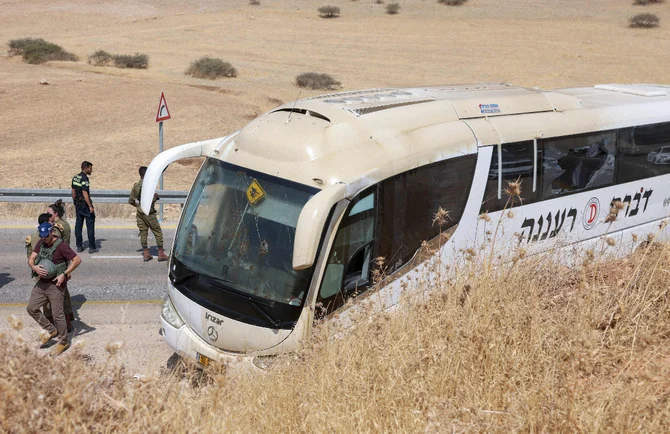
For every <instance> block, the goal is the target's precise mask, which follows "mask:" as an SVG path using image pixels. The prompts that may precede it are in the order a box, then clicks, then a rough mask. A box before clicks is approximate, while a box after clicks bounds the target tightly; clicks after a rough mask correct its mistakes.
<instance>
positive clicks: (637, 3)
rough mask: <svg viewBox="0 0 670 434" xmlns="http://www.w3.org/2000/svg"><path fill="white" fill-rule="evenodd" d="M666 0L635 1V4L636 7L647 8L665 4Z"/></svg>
mask: <svg viewBox="0 0 670 434" xmlns="http://www.w3.org/2000/svg"><path fill="white" fill-rule="evenodd" d="M664 1H665V0H635V1H633V4H634V5H635V6H647V5H658V4H661V3H663V2H664Z"/></svg>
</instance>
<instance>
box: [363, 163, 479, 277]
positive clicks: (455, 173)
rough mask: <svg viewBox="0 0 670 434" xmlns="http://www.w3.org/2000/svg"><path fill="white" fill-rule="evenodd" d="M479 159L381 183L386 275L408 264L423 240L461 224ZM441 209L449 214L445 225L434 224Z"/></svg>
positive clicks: (439, 165)
mask: <svg viewBox="0 0 670 434" xmlns="http://www.w3.org/2000/svg"><path fill="white" fill-rule="evenodd" d="M476 158H477V157H476V155H468V156H464V157H459V158H452V159H449V160H445V161H442V162H439V163H436V164H433V165H430V166H424V167H420V168H418V169H415V170H411V171H409V172H405V173H403V174H401V175H397V176H395V177H393V178H390V179H387V180H386V181H383V182H382V184H381V189H380V195H379V205H378V206H379V235H378V237H377V240H378V246H379V248H378V252H377V253H376V255H377V256H382V257H384V260H385V264H386V265H387V267H388V268H387V272H389V273H392V272H393V271H395V270H396V269H398V268H399V267H400V266H402V265H403V264H405V263H407V261H409V260H410V259H411V258H412V256H414V254H415V252H416V251H417V250H418V249H419V247H421V243H422V242H423V241H428V240H430V239H432V238H434V237H436V236H437V235H439V233H440V230H442V231H444V230H446V229H448V228H449V227H451V226H453V225H455V224H457V223H458V222H459V220H460V219H461V215H462V214H463V210H464V209H465V204H466V202H467V200H468V195H469V193H470V187H471V185H472V178H473V175H474V169H475V162H476ZM440 207H441V208H442V209H444V210H446V211H448V212H449V217H448V218H447V222H446V223H445V224H443V225H442V226H440V225H439V224H437V223H435V224H434V223H433V220H434V219H435V214H436V213H437V211H438V209H439V208H440Z"/></svg>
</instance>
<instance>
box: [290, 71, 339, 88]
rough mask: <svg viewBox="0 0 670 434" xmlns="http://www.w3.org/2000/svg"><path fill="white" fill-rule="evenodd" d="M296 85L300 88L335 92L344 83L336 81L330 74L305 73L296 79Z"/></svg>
mask: <svg viewBox="0 0 670 434" xmlns="http://www.w3.org/2000/svg"><path fill="white" fill-rule="evenodd" d="M295 84H296V85H298V86H299V87H308V88H310V89H327V90H335V89H339V88H340V87H341V86H342V83H340V82H339V81H336V80H335V79H334V78H333V77H331V76H330V75H328V74H319V73H316V72H305V73H304V74H300V75H298V76H297V77H296V78H295Z"/></svg>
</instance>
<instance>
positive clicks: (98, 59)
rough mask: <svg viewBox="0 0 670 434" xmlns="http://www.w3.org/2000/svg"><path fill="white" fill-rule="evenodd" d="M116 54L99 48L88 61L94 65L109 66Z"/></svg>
mask: <svg viewBox="0 0 670 434" xmlns="http://www.w3.org/2000/svg"><path fill="white" fill-rule="evenodd" d="M113 60H114V56H113V55H112V54H109V53H108V52H106V51H104V50H98V51H96V52H95V53H93V54H91V55H90V56H88V63H90V64H91V65H93V66H107V65H109V64H111V63H112V61H113Z"/></svg>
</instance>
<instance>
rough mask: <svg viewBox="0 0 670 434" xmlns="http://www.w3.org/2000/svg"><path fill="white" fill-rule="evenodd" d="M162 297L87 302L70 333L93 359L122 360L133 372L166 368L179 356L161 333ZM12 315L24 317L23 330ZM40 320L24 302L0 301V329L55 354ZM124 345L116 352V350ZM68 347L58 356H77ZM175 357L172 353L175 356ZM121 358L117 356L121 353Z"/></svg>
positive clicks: (44, 354)
mask: <svg viewBox="0 0 670 434" xmlns="http://www.w3.org/2000/svg"><path fill="white" fill-rule="evenodd" d="M161 305H162V304H161V303H155V302H152V303H143V302H87V303H84V304H83V305H82V306H80V307H78V308H77V309H76V319H75V322H74V323H73V324H74V331H73V332H72V333H71V334H70V338H71V342H72V345H73V348H74V347H75V346H77V347H79V348H80V350H81V354H82V355H83V357H85V358H86V359H87V360H88V361H90V362H91V363H94V364H105V363H109V362H111V361H120V362H122V363H123V364H124V365H125V367H126V373H127V374H128V377H132V376H134V375H143V376H151V375H157V374H161V373H165V372H167V370H168V367H169V366H172V363H173V361H174V360H175V359H174V357H172V355H173V352H172V350H171V349H170V348H169V347H168V346H167V345H166V344H165V341H164V340H163V337H162V336H160V335H159V333H158V329H159V327H160V324H159V323H158V321H157V318H158V317H159V315H160V310H161ZM10 316H13V317H15V318H17V319H18V320H19V321H21V323H22V328H21V330H18V331H16V330H13V329H12V326H11V324H12V320H11V319H10ZM40 331H41V329H40V327H39V325H38V324H37V323H36V322H35V321H33V319H32V318H30V317H29V316H28V315H27V314H26V311H25V304H21V305H19V304H17V305H3V306H0V332H2V333H5V334H6V335H8V336H16V338H17V339H22V340H23V341H24V342H25V343H26V345H28V346H29V347H32V348H35V349H36V351H37V355H38V356H39V357H50V356H51V355H52V351H53V344H55V343H56V341H55V340H51V341H50V343H49V345H48V346H46V348H40V345H39V342H38V338H39V336H40ZM108 347H110V348H109V349H111V350H112V351H113V350H114V349H115V348H120V349H119V350H118V352H117V353H115V355H114V357H111V353H110V351H109V349H108ZM75 356H76V352H75V351H71V350H67V351H66V352H65V353H63V354H62V355H61V356H59V357H64V358H66V359H67V358H68V357H75ZM171 357H172V358H171ZM117 358H118V359H117Z"/></svg>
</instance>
